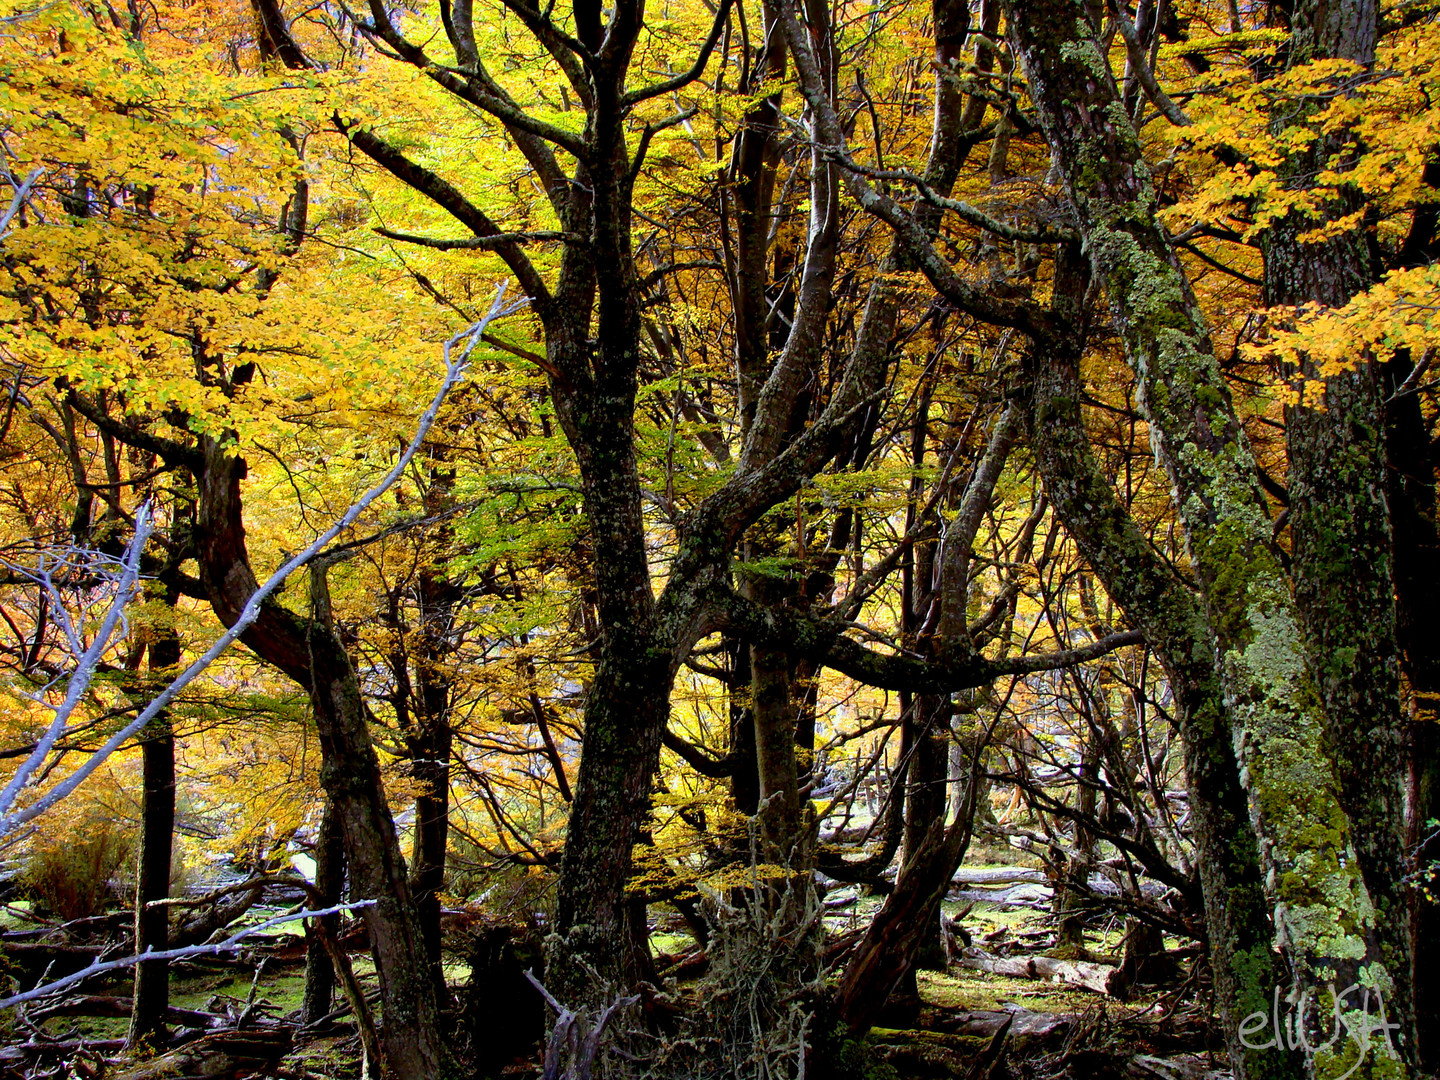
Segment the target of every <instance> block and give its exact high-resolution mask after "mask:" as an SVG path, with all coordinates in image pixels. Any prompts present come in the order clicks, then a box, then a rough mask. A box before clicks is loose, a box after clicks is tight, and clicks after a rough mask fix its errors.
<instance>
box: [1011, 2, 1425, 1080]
mask: <svg viewBox="0 0 1440 1080" xmlns="http://www.w3.org/2000/svg"><path fill="white" fill-rule="evenodd" d="M1006 15H1007V19H1008V21H1009V31H1008V32H1009V37H1010V41H1011V44H1012V47H1013V48H1014V50H1015V53H1016V55H1017V56H1018V57H1019V58H1020V60H1021V62H1022V63H1023V65H1024V68H1025V72H1026V75H1027V79H1028V81H1029V85H1030V90H1031V95H1032V97H1033V99H1034V101H1035V103H1036V110H1037V117H1038V119H1039V121H1040V125H1041V127H1042V128H1043V130H1044V132H1045V135H1046V139H1047V141H1048V142H1049V144H1050V147H1051V150H1052V152H1053V154H1054V157H1055V160H1056V162H1057V164H1058V165H1059V167H1060V170H1061V172H1062V174H1063V176H1064V179H1065V185H1066V188H1067V192H1068V194H1069V196H1070V200H1071V202H1072V203H1073V205H1074V207H1075V210H1076V215H1077V219H1078V221H1079V225H1080V229H1081V232H1082V235H1083V236H1084V240H1085V249H1086V252H1087V253H1088V254H1089V256H1090V260H1091V264H1092V266H1093V268H1094V271H1095V274H1096V276H1097V277H1098V278H1099V280H1100V281H1101V282H1102V284H1103V285H1104V286H1105V288H1106V290H1107V294H1108V299H1109V302H1110V305H1111V309H1112V311H1113V312H1114V314H1115V318H1116V320H1117V322H1118V324H1119V327H1120V329H1121V332H1122V336H1123V338H1124V341H1125V345H1126V349H1127V352H1128V354H1129V356H1130V359H1131V362H1132V363H1133V364H1134V366H1135V367H1136V369H1137V373H1138V375H1139V380H1140V391H1141V395H1140V401H1141V403H1142V408H1143V411H1144V413H1145V416H1146V419H1147V421H1148V422H1149V424H1150V435H1151V442H1152V445H1153V447H1154V449H1155V453H1156V457H1157V459H1158V461H1159V464H1160V465H1161V466H1162V468H1164V470H1165V472H1166V473H1167V475H1168V476H1169V478H1170V481H1171V485H1172V487H1173V489H1174V491H1175V493H1176V498H1177V501H1178V505H1179V511H1180V517H1181V522H1182V525H1183V527H1184V531H1185V536H1186V540H1187V542H1188V544H1189V548H1190V554H1191V558H1192V561H1193V564H1194V566H1195V569H1196V573H1197V576H1198V577H1199V579H1200V584H1201V588H1202V592H1203V595H1204V598H1205V603H1206V615H1207V622H1208V624H1209V626H1210V628H1211V631H1212V632H1213V633H1214V635H1215V642H1216V646H1217V650H1218V653H1219V657H1220V671H1221V677H1222V680H1223V684H1224V686H1225V690H1226V695H1227V698H1228V700H1229V701H1231V702H1232V703H1233V708H1232V711H1231V721H1232V724H1233V730H1234V734H1235V743H1236V749H1237V752H1238V755H1239V758H1240V761H1241V765H1242V770H1241V781H1242V783H1243V784H1244V785H1245V787H1246V789H1247V793H1248V794H1249V796H1250V807H1251V813H1252V818H1253V820H1254V822H1255V825H1256V828H1257V831H1258V832H1259V835H1260V837H1261V839H1262V841H1263V843H1262V847H1261V854H1262V859H1264V861H1265V865H1266V868H1267V873H1269V874H1273V877H1272V878H1271V880H1273V882H1274V889H1275V900H1276V905H1277V916H1276V931H1277V933H1278V934H1279V936H1280V940H1281V941H1282V943H1283V945H1284V946H1285V948H1286V952H1287V956H1288V958H1289V959H1290V960H1291V963H1292V970H1293V978H1292V980H1291V985H1290V993H1291V994H1292V995H1293V997H1294V1000H1296V1001H1297V1002H1298V1000H1299V998H1300V995H1301V994H1302V993H1303V992H1305V991H1307V990H1313V991H1314V992H1316V993H1323V991H1322V990H1321V988H1322V987H1325V986H1327V985H1330V984H1333V985H1334V986H1336V987H1337V988H1341V987H1347V986H1349V985H1350V984H1351V983H1357V982H1360V981H1361V980H1362V979H1363V980H1365V981H1366V982H1367V983H1368V984H1371V985H1374V986H1377V987H1382V988H1385V989H1387V990H1390V989H1392V988H1393V987H1394V986H1395V980H1396V979H1397V977H1398V978H1401V979H1403V978H1404V977H1405V976H1406V973H1405V972H1400V973H1396V972H1392V971H1389V970H1387V969H1386V967H1385V964H1384V960H1383V956H1382V953H1381V949H1380V947H1379V943H1378V941H1377V940H1376V938H1375V934H1374V930H1375V926H1374V909H1373V906H1372V904H1371V901H1370V897H1369V895H1368V893H1367V891H1366V889H1365V883H1364V881H1363V879H1362V878H1361V876H1360V873H1359V869H1358V867H1357V866H1356V865H1355V862H1354V859H1353V857H1352V855H1351V852H1352V851H1353V849H1354V845H1353V838H1352V836H1351V834H1350V829H1349V827H1348V825H1347V822H1346V820H1345V816H1344V812H1343V810H1342V809H1341V806H1340V800H1339V797H1338V793H1337V791H1336V789H1335V782H1334V779H1333V769H1332V764H1331V762H1330V761H1329V760H1328V759H1327V758H1326V756H1325V754H1324V752H1323V746H1324V737H1325V723H1324V717H1323V715H1322V713H1321V710H1320V709H1319V708H1318V702H1317V701H1316V699H1315V691H1314V685H1313V681H1312V679H1311V676H1310V672H1309V671H1308V669H1307V664H1306V657H1305V652H1304V647H1303V643H1302V640H1301V636H1300V631H1299V626H1298V622H1297V615H1296V612H1295V608H1294V604H1293V601H1292V599H1291V595H1290V585H1289V581H1288V580H1287V578H1286V576H1285V574H1284V572H1283V570H1282V569H1281V564H1280V560H1279V557H1278V553H1277V552H1276V551H1275V549H1274V547H1273V544H1272V539H1271V524H1270V521H1269V518H1268V515H1267V512H1266V503H1265V500H1264V497H1263V495H1262V494H1261V493H1260V492H1259V490H1258V489H1257V485H1256V480H1255V477H1256V475H1257V473H1256V465H1255V460H1254V457H1253V455H1252V454H1251V452H1250V449H1249V447H1248V445H1247V443H1246V441H1245V438H1244V435H1243V433H1242V431H1241V429H1240V425H1239V421H1238V419H1237V418H1236V415H1235V412H1234V409H1233V407H1232V405H1231V400H1230V393H1229V388H1228V387H1227V385H1226V383H1225V380H1224V377H1223V375H1222V374H1221V371H1220V368H1219V365H1218V363H1217V362H1216V360H1215V355H1214V350H1213V348H1212V346H1211V342H1210V337H1209V330H1208V327H1207V326H1206V324H1205V321H1204V317H1203V316H1202V315H1201V313H1200V309H1199V304H1198V303H1197V301H1196V299H1195V296H1194V293H1193V292H1192V290H1191V288H1190V283H1189V281H1188V280H1187V279H1186V277H1185V276H1184V274H1183V272H1182V271H1181V270H1180V267H1179V264H1178V262H1177V260H1176V256H1175V254H1174V252H1173V251H1172V250H1171V248H1170V245H1169V242H1168V240H1167V238H1166V236H1165V233H1164V231H1163V230H1162V229H1161V228H1160V227H1159V225H1158V223H1157V221H1156V219H1155V208H1156V201H1155V192H1154V189H1153V187H1152V186H1151V183H1150V172H1149V167H1148V165H1147V164H1146V163H1145V161H1144V157H1143V154H1142V153H1141V148H1140V142H1139V138H1138V136H1137V135H1136V133H1135V130H1134V127H1133V126H1132V125H1131V123H1130V121H1129V119H1128V118H1127V117H1126V116H1125V115H1124V113H1123V110H1122V109H1121V107H1120V102H1119V94H1118V91H1117V89H1116V86H1115V80H1114V76H1113V74H1112V73H1111V71H1110V68H1109V65H1108V62H1107V60H1106V54H1105V51H1104V50H1103V49H1102V48H1101V47H1100V46H1099V45H1098V44H1097V42H1096V40H1095V32H1094V29H1093V27H1092V25H1091V23H1090V21H1089V16H1088V12H1087V10H1086V8H1085V6H1084V4H1083V3H1081V2H1079V0H1038V2H1031V3H1026V4H1024V5H1020V4H1017V3H1014V2H1013V0H1009V2H1007V3H1006ZM1327 1004H1328V1003H1327ZM1355 1004H1358V1001H1357V1002H1355ZM1341 1011H1342V1012H1344V1011H1346V1006H1344V1005H1342V1006H1341ZM1354 1052H1355V1051H1354V1049H1352V1050H1351V1051H1350V1053H1352V1054H1353V1053H1354ZM1343 1053H1344V1051H1340V1052H1338V1053H1337V1054H1336V1055H1330V1054H1322V1057H1323V1058H1324V1059H1325V1060H1323V1061H1322V1063H1321V1069H1322V1071H1324V1072H1330V1071H1334V1072H1335V1073H1336V1074H1337V1075H1338V1074H1339V1073H1340V1072H1344V1071H1345V1069H1346V1068H1348V1067H1349V1063H1345V1064H1341V1063H1340V1061H1339V1060H1338V1056H1339V1054H1343ZM1373 1065H1374V1063H1373V1062H1368V1063H1367V1065H1366V1066H1362V1067H1361V1068H1362V1070H1363V1069H1364V1068H1366V1067H1373Z"/></svg>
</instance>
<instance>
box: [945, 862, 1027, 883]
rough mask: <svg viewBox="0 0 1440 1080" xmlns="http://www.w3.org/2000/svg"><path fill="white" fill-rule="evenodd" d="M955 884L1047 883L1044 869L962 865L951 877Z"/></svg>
mask: <svg viewBox="0 0 1440 1080" xmlns="http://www.w3.org/2000/svg"><path fill="white" fill-rule="evenodd" d="M950 880H952V881H953V882H955V884H957V885H1048V884H1049V883H1050V879H1049V878H1047V877H1046V876H1045V871H1044V870H1031V869H1029V868H1028V867H1024V866H999V867H989V868H986V867H977V866H962V867H961V868H960V869H959V870H956V871H955V876H954V877H953V878H951V879H950Z"/></svg>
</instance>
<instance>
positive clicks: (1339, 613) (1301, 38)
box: [1260, 0, 1416, 1053]
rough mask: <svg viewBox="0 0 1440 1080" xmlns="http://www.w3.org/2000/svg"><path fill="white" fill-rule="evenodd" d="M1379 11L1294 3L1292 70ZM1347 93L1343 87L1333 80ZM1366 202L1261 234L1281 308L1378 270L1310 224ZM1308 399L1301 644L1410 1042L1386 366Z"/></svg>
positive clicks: (1296, 544) (1298, 421)
mask: <svg viewBox="0 0 1440 1080" xmlns="http://www.w3.org/2000/svg"><path fill="white" fill-rule="evenodd" d="M1378 17H1379V13H1378V9H1377V5H1376V4H1375V3H1374V2H1373V0H1358V2H1355V3H1348V4H1331V3H1326V2H1318V0H1301V2H1299V3H1296V4H1294V6H1293V7H1292V8H1291V9H1290V11H1289V19H1290V30H1291V38H1290V42H1289V45H1288V48H1287V49H1286V51H1285V56H1286V64H1287V67H1290V68H1292V69H1293V68H1295V67H1297V66H1299V65H1303V64H1306V63H1309V62H1312V61H1317V60H1329V59H1343V60H1350V61H1354V62H1355V63H1357V64H1359V65H1361V66H1362V67H1363V68H1370V67H1373V66H1374V63H1375V38H1376V26H1377V20H1378ZM1337 89H1340V90H1342V91H1343V87H1337ZM1279 112H1280V116H1279V118H1277V119H1276V120H1275V122H1274V124H1273V125H1272V126H1273V128H1274V130H1275V133H1276V135H1277V137H1279V138H1281V139H1284V140H1285V141H1286V142H1287V143H1289V141H1290V140H1291V139H1292V138H1293V137H1294V136H1295V134H1296V131H1295V129H1297V128H1304V127H1305V126H1306V124H1307V121H1309V119H1310V116H1311V115H1312V114H1313V112H1314V109H1307V108H1305V107H1303V106H1302V107H1300V108H1295V107H1293V106H1292V105H1289V104H1287V105H1286V107H1284V108H1283V109H1281V110H1279ZM1315 135H1316V137H1315V138H1313V139H1310V140H1308V141H1307V142H1306V144H1305V145H1304V148H1303V149H1302V150H1299V151H1297V152H1296V153H1294V154H1292V155H1291V156H1290V157H1289V158H1288V159H1287V160H1286V161H1284V162H1283V163H1282V164H1281V166H1280V170H1279V173H1280V179H1281V180H1282V182H1283V183H1284V184H1285V186H1286V187H1287V188H1290V189H1292V190H1302V189H1306V188H1309V187H1312V186H1313V185H1314V184H1315V182H1316V178H1317V177H1318V176H1320V175H1323V174H1324V173H1326V172H1329V171H1335V172H1340V173H1343V172H1344V171H1345V169H1346V167H1347V163H1346V161H1345V153H1346V151H1345V143H1346V141H1347V133H1346V132H1345V131H1343V130H1341V131H1325V132H1317V133H1315ZM1359 209H1360V205H1359V201H1358V193H1355V192H1347V191H1346V190H1345V189H1344V188H1341V189H1340V191H1339V192H1338V193H1337V194H1336V195H1335V196H1334V197H1332V198H1330V199H1328V200H1327V201H1326V202H1325V203H1324V204H1323V205H1322V206H1321V207H1319V208H1318V209H1317V210H1315V211H1313V212H1310V211H1306V210H1304V209H1299V208H1297V209H1295V210H1292V211H1291V212H1290V213H1289V214H1287V215H1285V216H1284V217H1282V218H1280V219H1279V220H1277V221H1275V222H1274V223H1273V224H1272V225H1271V226H1270V227H1269V228H1268V229H1266V230H1265V231H1264V232H1262V233H1261V237H1260V243H1261V250H1262V251H1263V253H1264V256H1265V300H1266V302H1267V303H1268V304H1269V305H1271V306H1272V307H1298V306H1302V305H1309V304H1320V305H1322V306H1324V307H1328V308H1331V309H1336V308H1341V307H1343V306H1344V305H1345V304H1347V303H1348V302H1349V301H1350V300H1351V299H1352V298H1353V297H1355V296H1356V295H1357V294H1359V293H1361V292H1363V291H1364V290H1365V289H1366V288H1368V287H1369V285H1370V283H1371V280H1372V278H1371V268H1370V256H1369V252H1368V250H1367V245H1366V240H1365V236H1364V233H1363V231H1362V230H1361V229H1358V228H1352V229H1349V230H1347V231H1345V232H1342V233H1339V234H1338V235H1332V236H1329V237H1327V238H1326V239H1324V240H1320V241H1317V240H1316V239H1315V238H1314V237H1313V235H1312V236H1310V238H1309V239H1307V238H1306V237H1307V234H1313V233H1314V231H1315V230H1318V229H1321V228H1324V227H1325V226H1326V225H1327V224H1328V223H1332V222H1335V221H1338V220H1339V219H1341V218H1344V217H1346V216H1347V215H1349V214H1351V213H1353V212H1355V211H1357V210H1359ZM1294 374H1295V375H1296V376H1298V378H1299V379H1300V380H1301V381H1302V383H1303V385H1304V399H1303V400H1302V402H1301V403H1299V404H1296V405H1292V406H1289V407H1288V408H1287V409H1286V410H1285V443H1286V449H1287V451H1288V455H1287V456H1288V461H1289V474H1288V481H1289V488H1290V530H1291V536H1292V537H1293V553H1292V565H1291V576H1292V579H1293V581H1294V585H1295V605H1296V610H1297V611H1298V612H1299V615H1300V626H1301V629H1302V631H1303V633H1304V636H1305V640H1306V644H1307V653H1308V656H1309V660H1310V665H1311V669H1312V671H1313V673H1314V676H1315V682H1316V685H1317V687H1318V689H1319V692H1320V697H1321V700H1322V701H1323V703H1324V707H1325V710H1324V716H1325V721H1326V732H1327V735H1328V738H1329V747H1330V751H1331V754H1332V756H1333V759H1334V764H1335V775H1336V779H1337V780H1338V782H1339V793H1340V801H1341V805H1342V806H1343V807H1344V809H1345V813H1346V816H1347V817H1348V818H1349V821H1350V826H1351V835H1352V837H1353V841H1354V845H1355V852H1356V855H1357V857H1358V859H1359V864H1360V868H1361V871H1362V873H1363V875H1364V878H1365V885H1366V888H1367V889H1368V890H1369V893H1370V898H1371V901H1372V902H1373V903H1374V905H1375V933H1376V936H1377V937H1378V938H1379V940H1380V943H1381V947H1382V950H1383V953H1384V959H1385V964H1386V967H1387V968H1388V969H1389V970H1390V971H1391V972H1392V973H1394V974H1395V975H1396V976H1397V980H1396V982H1395V984H1394V986H1393V988H1392V989H1391V990H1390V991H1389V992H1388V993H1387V994H1386V999H1385V1005H1386V1009H1387V1011H1388V1012H1389V1015H1390V1018H1391V1020H1393V1021H1395V1022H1397V1023H1399V1024H1400V1025H1401V1028H1400V1030H1401V1032H1402V1033H1403V1036H1404V1041H1405V1043H1406V1044H1407V1045H1408V1046H1409V1047H1410V1048H1411V1053H1413V1047H1414V1045H1415V1039H1416V1033H1415V1023H1414V1020H1415V1017H1414V1011H1413V1007H1412V1003H1411V999H1410V986H1409V980H1408V978H1406V977H1405V976H1406V975H1407V973H1408V972H1409V971H1410V970H1411V941H1410V925H1409V924H1410V918H1409V909H1410V897H1409V890H1408V888H1407V887H1406V885H1405V876H1406V872H1407V861H1408V859H1407V856H1408V852H1407V850H1406V842H1405V840H1406V836H1405V782H1404V747H1405V741H1406V734H1407V732H1406V730H1405V727H1406V725H1405V723H1404V719H1403V717H1402V714H1401V707H1400V685H1399V678H1400V669H1399V647H1398V645H1397V643H1396V636H1395V633H1396V631H1395V584H1394V579H1393V575H1392V573H1391V537H1390V514H1389V508H1388V506H1387V504H1386V463H1385V433H1384V410H1383V407H1382V405H1381V396H1380V367H1379V364H1378V363H1377V362H1376V361H1375V358H1374V357H1372V356H1368V355H1365V356H1355V357H1351V358H1350V363H1349V365H1348V370H1345V371H1341V372H1339V373H1336V374H1333V375H1328V376H1327V375H1326V374H1325V373H1324V372H1322V371H1321V369H1320V365H1318V364H1317V363H1315V362H1314V361H1312V360H1311V358H1310V357H1309V356H1307V355H1304V354H1302V355H1301V356H1300V358H1299V363H1298V365H1297V370H1296V371H1295V372H1294Z"/></svg>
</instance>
